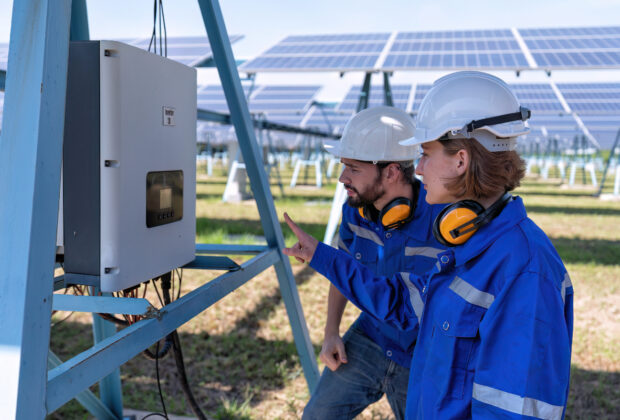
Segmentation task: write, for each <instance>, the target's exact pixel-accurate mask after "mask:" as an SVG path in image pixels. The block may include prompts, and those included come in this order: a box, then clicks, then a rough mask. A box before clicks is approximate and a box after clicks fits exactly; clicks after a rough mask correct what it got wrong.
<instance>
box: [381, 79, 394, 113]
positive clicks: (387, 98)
mask: <svg viewBox="0 0 620 420" xmlns="http://www.w3.org/2000/svg"><path fill="white" fill-rule="evenodd" d="M383 105H385V106H394V100H393V99H392V87H391V86H390V75H389V74H388V73H385V72H384V73H383Z"/></svg>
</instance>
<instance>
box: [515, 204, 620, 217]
mask: <svg viewBox="0 0 620 420" xmlns="http://www.w3.org/2000/svg"><path fill="white" fill-rule="evenodd" d="M525 208H526V210H527V212H528V213H562V214H580V215H584V216H595V215H601V216H620V210H618V209H613V208H600V207H566V206H541V205H527V204H526V206H525Z"/></svg>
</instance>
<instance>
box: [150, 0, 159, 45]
mask: <svg viewBox="0 0 620 420" xmlns="http://www.w3.org/2000/svg"><path fill="white" fill-rule="evenodd" d="M156 23H157V0H154V2H153V33H152V34H151V41H150V42H149V49H148V51H149V52H150V51H151V45H154V48H155V54H157V33H156V28H157V26H156Z"/></svg>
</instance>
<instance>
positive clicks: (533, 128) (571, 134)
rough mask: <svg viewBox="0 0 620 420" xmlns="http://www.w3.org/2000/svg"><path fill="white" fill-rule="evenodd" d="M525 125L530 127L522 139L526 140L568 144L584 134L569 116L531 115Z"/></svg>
mask: <svg viewBox="0 0 620 420" xmlns="http://www.w3.org/2000/svg"><path fill="white" fill-rule="evenodd" d="M527 124H528V126H529V127H530V133H529V134H528V135H526V136H524V137H523V138H524V139H526V140H530V139H534V140H542V139H549V138H555V139H558V140H562V141H563V142H564V143H565V144H569V143H570V142H571V141H572V140H573V139H574V138H575V136H577V135H583V134H584V133H583V131H582V130H581V128H580V127H579V124H578V123H577V121H576V120H575V118H574V117H573V116H572V115H570V114H541V113H538V114H536V113H533V114H532V118H530V119H529V120H528V122H527Z"/></svg>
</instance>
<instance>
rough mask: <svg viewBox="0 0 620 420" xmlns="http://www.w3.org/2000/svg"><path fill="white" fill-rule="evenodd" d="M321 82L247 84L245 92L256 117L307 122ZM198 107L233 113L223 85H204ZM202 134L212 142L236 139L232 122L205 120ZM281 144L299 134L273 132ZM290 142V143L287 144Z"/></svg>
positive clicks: (295, 122)
mask: <svg viewBox="0 0 620 420" xmlns="http://www.w3.org/2000/svg"><path fill="white" fill-rule="evenodd" d="M320 88H321V87H320V86H308V85H302V86H284V85H282V86H279V85H273V86H263V85H255V86H251V85H249V84H245V85H243V89H244V93H245V95H246V98H247V102H248V105H249V108H250V112H251V113H254V114H255V118H264V119H266V120H268V121H271V122H275V123H280V124H286V125H291V126H297V127H301V126H304V118H305V116H306V114H307V112H308V110H310V109H311V107H312V103H313V101H314V97H315V96H316V94H317V93H318V91H319V90H320ZM197 100H198V108H199V109H205V110H210V111H217V112H224V113H229V110H228V105H227V103H226V98H225V96H224V91H223V89H222V87H221V86H220V85H210V86H201V87H199V88H198V92H197ZM198 137H199V139H203V140H202V141H205V142H206V141H209V142H211V143H212V144H218V143H225V142H228V141H234V140H235V135H234V130H233V129H232V127H230V126H221V125H219V124H214V123H205V122H201V124H200V126H199V127H198ZM271 137H272V140H276V142H277V143H278V144H277V146H287V145H290V144H291V142H294V141H295V140H296V137H297V136H296V135H290V134H287V133H273V134H272V135H271ZM284 143H286V144H284Z"/></svg>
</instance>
